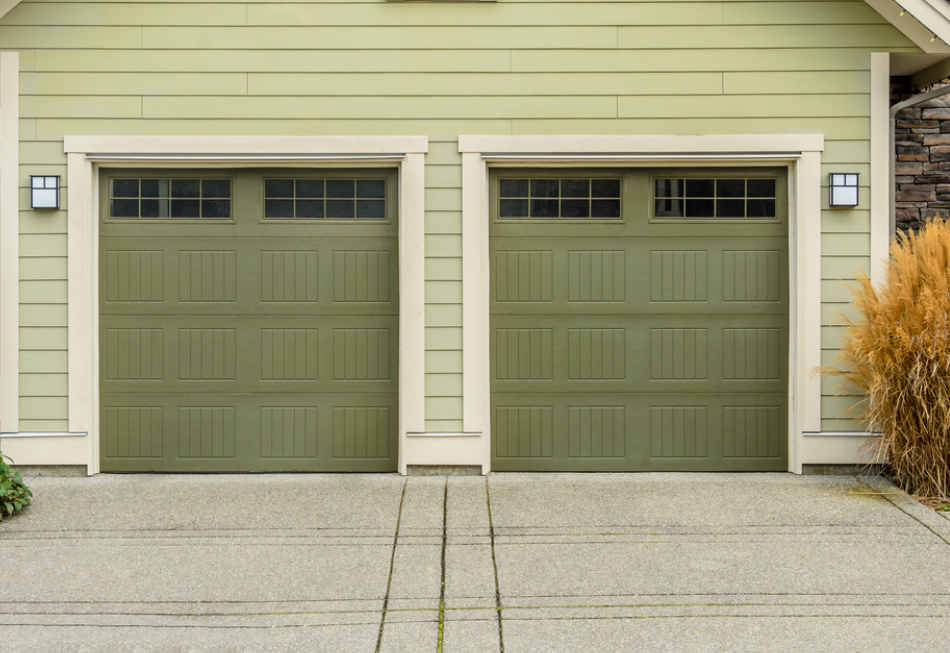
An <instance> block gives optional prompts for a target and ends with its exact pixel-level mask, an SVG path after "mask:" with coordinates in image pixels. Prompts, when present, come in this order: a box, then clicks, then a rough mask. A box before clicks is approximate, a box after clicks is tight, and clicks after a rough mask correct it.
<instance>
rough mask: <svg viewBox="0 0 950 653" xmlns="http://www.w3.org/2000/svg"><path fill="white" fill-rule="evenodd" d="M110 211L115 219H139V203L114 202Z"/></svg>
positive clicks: (131, 201)
mask: <svg viewBox="0 0 950 653" xmlns="http://www.w3.org/2000/svg"><path fill="white" fill-rule="evenodd" d="M109 210H110V215H111V216H112V217H113V218H137V217H139V201H138V200H112V205H111V206H110V207H109Z"/></svg>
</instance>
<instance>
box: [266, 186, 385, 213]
mask: <svg viewBox="0 0 950 653" xmlns="http://www.w3.org/2000/svg"><path fill="white" fill-rule="evenodd" d="M386 201H387V193H386V179H383V178H379V179H376V178H370V179H356V178H348V179H347V178H325V179H313V178H289V177H282V178H273V179H265V180H264V218H265V219H267V220H314V219H329V220H335V219H350V218H359V219H385V218H386Z"/></svg>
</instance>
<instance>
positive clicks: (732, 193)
mask: <svg viewBox="0 0 950 653" xmlns="http://www.w3.org/2000/svg"><path fill="white" fill-rule="evenodd" d="M716 197H745V179H717V180H716Z"/></svg>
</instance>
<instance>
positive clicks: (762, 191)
mask: <svg viewBox="0 0 950 653" xmlns="http://www.w3.org/2000/svg"><path fill="white" fill-rule="evenodd" d="M749 197H775V180H774V179H750V180H749Z"/></svg>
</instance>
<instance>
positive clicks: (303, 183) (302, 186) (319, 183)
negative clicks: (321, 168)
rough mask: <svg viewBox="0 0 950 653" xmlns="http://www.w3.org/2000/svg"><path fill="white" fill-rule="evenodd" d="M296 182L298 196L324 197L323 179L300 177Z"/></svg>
mask: <svg viewBox="0 0 950 653" xmlns="http://www.w3.org/2000/svg"><path fill="white" fill-rule="evenodd" d="M296 184H297V197H306V198H312V197H323V180H322V179H298V180H297V182H296Z"/></svg>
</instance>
